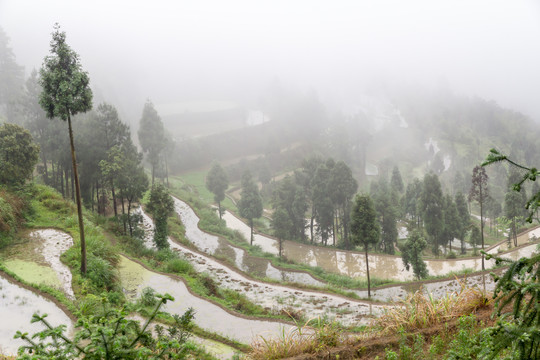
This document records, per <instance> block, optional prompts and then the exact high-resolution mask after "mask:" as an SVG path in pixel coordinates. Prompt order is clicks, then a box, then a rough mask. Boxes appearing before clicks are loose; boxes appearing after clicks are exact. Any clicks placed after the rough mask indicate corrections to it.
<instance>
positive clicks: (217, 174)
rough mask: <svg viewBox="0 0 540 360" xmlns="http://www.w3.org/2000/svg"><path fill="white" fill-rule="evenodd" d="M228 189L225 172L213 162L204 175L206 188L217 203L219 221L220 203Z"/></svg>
mask: <svg viewBox="0 0 540 360" xmlns="http://www.w3.org/2000/svg"><path fill="white" fill-rule="evenodd" d="M228 187H229V180H228V179H227V174H226V173H225V170H223V168H222V167H221V165H219V163H217V162H214V163H213V164H212V168H211V169H210V171H209V172H208V174H207V175H206V188H207V189H208V190H210V191H211V192H212V193H213V194H214V201H215V202H217V203H218V211H219V218H220V219H221V202H222V201H223V200H224V199H225V191H226V190H227V188H228Z"/></svg>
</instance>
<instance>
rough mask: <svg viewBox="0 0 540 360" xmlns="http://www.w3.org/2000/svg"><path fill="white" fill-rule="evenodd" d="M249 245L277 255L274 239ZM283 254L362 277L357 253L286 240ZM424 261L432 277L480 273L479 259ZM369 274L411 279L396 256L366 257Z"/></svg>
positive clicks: (515, 253)
mask: <svg viewBox="0 0 540 360" xmlns="http://www.w3.org/2000/svg"><path fill="white" fill-rule="evenodd" d="M223 219H224V220H225V221H226V223H227V227H229V228H231V229H233V230H238V231H239V232H240V233H242V235H244V237H246V238H249V236H250V228H249V226H248V225H247V224H245V223H244V222H243V221H241V220H240V219H238V218H237V217H236V216H234V215H233V214H231V213H230V212H228V211H227V212H225V214H224V215H223ZM533 231H538V230H533ZM538 232H540V231H538ZM535 234H536V233H535ZM253 243H254V245H259V246H260V247H261V248H262V249H263V250H264V251H266V252H269V253H271V254H274V255H277V254H278V251H279V250H278V249H279V244H278V241H277V240H276V239H273V238H271V237H269V236H265V235H262V234H257V235H256V236H255V239H254V241H253ZM536 247H537V244H530V243H529V245H525V246H523V247H520V248H517V249H513V250H510V251H508V252H506V253H502V254H501V256H503V257H506V258H509V259H512V260H517V259H519V258H520V257H523V256H530V255H531V254H532V253H533V252H535V251H536ZM498 248H499V247H496V248H494V249H495V250H492V252H494V253H496V252H497V251H496V250H497V249H498ZM283 252H284V255H285V256H286V257H287V259H290V260H292V261H294V262H297V263H301V264H309V265H310V266H319V267H321V268H322V269H324V270H325V271H328V272H332V273H336V274H341V275H347V276H349V277H362V278H365V277H366V263H365V254H363V253H361V252H356V251H344V250H337V249H335V248H328V247H321V246H314V245H309V244H302V243H298V242H294V241H288V240H285V241H283ZM425 262H426V265H427V268H428V271H429V274H430V275H432V276H444V275H447V274H449V273H451V272H459V271H463V270H465V269H470V270H472V271H480V270H481V269H482V260H481V257H476V258H466V259H454V260H453V259H441V260H437V259H426V260H425ZM494 265H495V261H494V260H489V261H487V260H486V261H485V266H486V269H489V268H490V267H493V266H494ZM369 273H370V275H371V276H372V277H376V278H379V279H390V280H397V281H412V280H414V275H413V272H412V269H410V270H409V271H407V270H406V269H405V267H404V266H403V261H402V260H401V257H399V256H392V255H382V254H369Z"/></svg>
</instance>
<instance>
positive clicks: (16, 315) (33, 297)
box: [0, 272, 73, 355]
mask: <svg viewBox="0 0 540 360" xmlns="http://www.w3.org/2000/svg"><path fill="white" fill-rule="evenodd" d="M34 313H38V314H48V316H47V321H48V322H49V323H50V324H51V325H52V326H58V325H61V324H65V325H67V334H68V335H69V336H72V335H73V322H72V321H71V319H70V318H69V317H68V316H67V315H66V313H64V311H62V309H60V308H59V307H58V306H57V305H56V304H55V303H54V302H52V301H50V300H48V299H46V298H44V297H43V296H40V295H37V294H35V293H33V292H32V291H30V290H27V289H25V288H22V287H20V286H18V285H16V284H14V283H11V282H9V281H8V280H7V279H6V278H4V277H3V273H1V272H0V319H2V322H1V323H2V325H1V326H0V354H3V355H15V354H17V349H18V347H19V346H21V345H24V344H25V342H24V341H22V340H21V339H17V340H15V339H13V335H15V333H16V332H17V330H20V331H22V332H28V333H29V334H33V333H35V332H38V331H41V330H43V326H42V324H39V323H34V324H31V323H30V320H31V319H32V315H33V314H34Z"/></svg>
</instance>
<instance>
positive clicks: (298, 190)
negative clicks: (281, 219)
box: [272, 176, 308, 240]
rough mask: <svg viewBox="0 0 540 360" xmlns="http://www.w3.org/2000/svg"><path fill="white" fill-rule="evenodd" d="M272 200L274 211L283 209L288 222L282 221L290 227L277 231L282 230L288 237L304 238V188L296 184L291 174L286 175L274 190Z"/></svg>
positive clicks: (305, 203)
mask: <svg viewBox="0 0 540 360" xmlns="http://www.w3.org/2000/svg"><path fill="white" fill-rule="evenodd" d="M272 202H273V208H274V210H275V211H277V210H279V209H282V210H284V211H285V212H286V213H287V216H288V217H289V219H290V222H287V223H284V225H288V226H290V227H289V228H287V229H280V230H279V231H283V233H284V234H286V235H287V237H288V238H289V239H297V240H302V239H304V238H305V233H304V231H305V228H306V220H305V215H306V211H307V209H308V199H307V196H306V193H305V191H304V189H303V188H302V187H301V186H300V185H298V184H296V183H295V181H294V179H293V178H292V177H291V176H286V177H285V178H284V179H283V180H282V181H281V182H280V183H279V185H278V186H277V188H276V190H275V191H274V194H273V197H272Z"/></svg>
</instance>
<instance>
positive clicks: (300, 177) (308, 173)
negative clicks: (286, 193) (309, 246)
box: [294, 156, 323, 243]
mask: <svg viewBox="0 0 540 360" xmlns="http://www.w3.org/2000/svg"><path fill="white" fill-rule="evenodd" d="M322 163H323V161H322V159H321V158H319V157H316V156H314V157H311V158H308V159H304V160H302V169H301V170H300V171H295V174H294V175H295V179H296V182H297V183H298V184H299V185H300V186H302V187H303V188H304V192H305V194H306V197H307V198H308V200H309V203H310V205H311V218H310V224H309V230H310V238H311V242H312V243H313V237H314V236H313V233H314V232H313V230H314V224H315V215H316V212H315V201H314V196H315V192H316V190H320V189H315V186H317V185H318V186H320V185H322V184H321V183H316V182H315V181H314V180H315V179H314V178H315V173H316V172H317V169H318V167H319V166H320V165H321V164H322Z"/></svg>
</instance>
